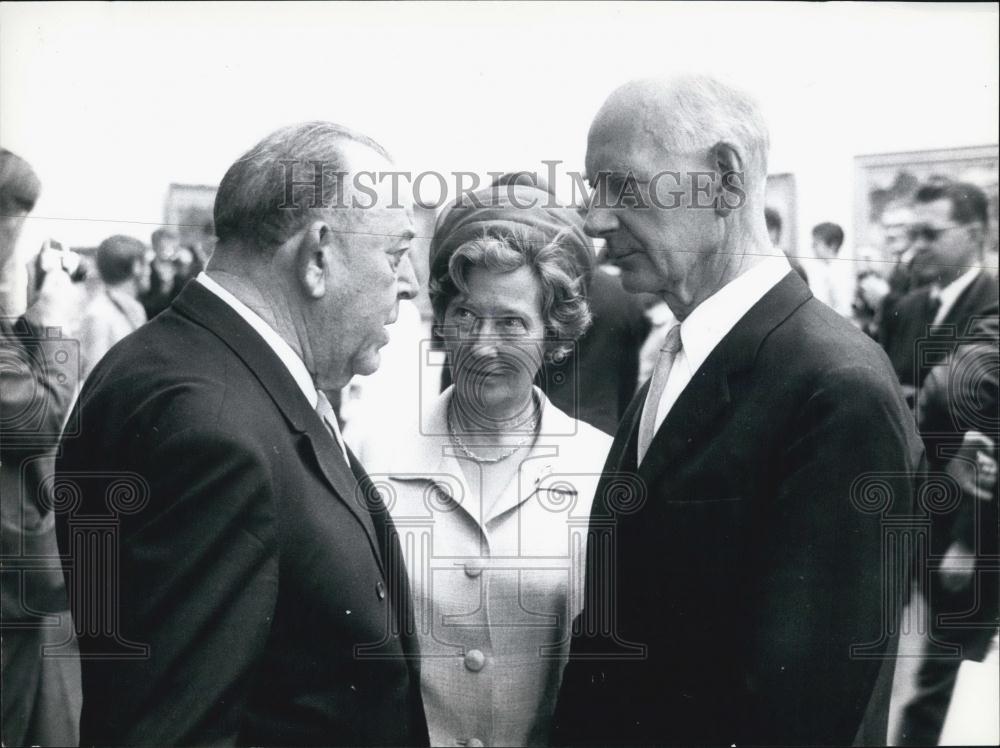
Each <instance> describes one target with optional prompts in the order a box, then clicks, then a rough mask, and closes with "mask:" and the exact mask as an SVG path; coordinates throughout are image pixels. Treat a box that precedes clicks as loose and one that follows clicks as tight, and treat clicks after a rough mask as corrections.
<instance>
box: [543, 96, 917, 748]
mask: <svg viewBox="0 0 1000 748" xmlns="http://www.w3.org/2000/svg"><path fill="white" fill-rule="evenodd" d="M767 151H768V136H767V131H766V126H765V125H764V123H763V121H762V118H761V115H760V113H759V110H758V108H757V106H756V105H755V104H754V102H753V101H752V100H751V99H749V98H748V97H747V96H746V95H745V94H743V93H741V92H739V91H737V90H734V89H732V88H730V87H728V86H726V85H724V84H722V83H720V82H718V81H715V80H713V79H709V78H704V77H686V78H682V79H677V80H672V81H638V82H633V83H629V84H626V85H625V86H623V87H621V88H620V89H618V90H617V91H615V92H614V93H613V94H612V95H611V97H610V98H609V99H608V100H607V102H606V103H605V104H604V106H603V107H602V109H601V110H600V112H599V114H598V115H597V118H596V120H595V121H594V123H593V125H592V126H591V129H590V134H589V139H588V144H587V172H588V177H589V179H590V180H591V183H592V184H593V185H594V186H595V188H596V189H595V194H594V195H593V202H592V204H591V207H590V211H589V213H588V216H587V229H588V231H589V232H590V233H592V234H593V235H595V236H601V237H604V238H605V239H606V240H607V242H608V247H609V254H610V256H611V258H613V260H614V261H616V262H617V263H618V264H619V265H620V266H621V268H622V281H623V284H624V286H625V288H626V289H627V290H630V291H646V292H652V293H656V294H659V295H660V296H661V297H662V298H663V299H664V300H665V301H666V302H667V304H668V305H669V306H670V308H671V310H672V311H673V313H674V315H675V317H676V318H677V319H678V320H679V324H678V325H677V326H676V327H675V328H673V329H672V330H671V331H670V332H669V333H668V335H667V338H666V343H665V345H664V349H663V351H662V352H661V354H660V359H659V360H658V362H657V364H656V368H655V369H654V372H653V376H652V378H651V381H650V383H649V384H648V385H647V386H645V387H643V388H642V389H641V390H640V391H639V392H638V393H637V395H636V397H635V399H634V400H633V402H632V405H631V406H630V408H629V410H628V412H627V413H626V414H625V417H624V419H623V421H622V424H621V426H620V428H619V430H618V434H617V436H616V437H615V443H614V446H613V447H612V449H611V453H610V455H609V458H608V462H607V464H606V465H605V476H604V479H603V480H602V483H601V485H600V486H599V487H598V489H597V496H596V498H595V501H594V508H593V513H592V515H591V529H590V538H589V543H588V564H587V575H588V578H587V582H586V601H585V605H584V610H583V613H582V614H581V615H580V617H579V618H578V619H577V621H576V625H575V627H574V638H573V644H572V650H571V654H570V663H569V665H568V666H567V669H566V672H565V675H564V679H563V684H562V690H561V693H560V698H559V705H558V707H557V713H556V723H557V727H556V736H555V738H556V741H557V742H559V743H566V744H581V743H604V744H607V743H616V744H622V743H624V744H672V745H679V744H681V745H696V744H725V745H730V744H734V743H735V744H800V745H808V744H818V743H840V744H847V743H851V742H852V741H854V740H855V739H858V740H860V741H864V742H878V741H879V740H882V741H884V739H885V737H884V736H885V723H886V710H887V702H888V688H887V686H888V683H889V681H890V680H891V674H892V668H891V664H892V657H893V655H894V639H893V636H892V631H893V630H894V628H895V623H896V613H895V612H894V611H897V610H898V601H886V600H885V596H884V591H883V590H884V586H885V585H886V584H891V583H893V582H896V581H898V580H895V579H885V578H884V577H885V576H886V575H887V574H888V573H889V569H887V568H886V566H885V565H884V563H883V557H882V549H883V531H884V529H885V524H886V520H887V519H889V520H891V519H892V517H891V516H890V515H892V514H898V515H901V516H905V514H906V513H907V512H909V509H910V505H911V500H912V485H913V481H912V475H911V474H912V472H913V470H914V469H915V466H916V465H917V464H918V462H919V460H920V456H921V445H920V442H919V439H918V437H917V435H916V433H915V430H914V427H913V425H912V417H911V416H910V414H909V412H908V411H907V409H906V405H905V403H904V401H903V397H902V394H901V392H900V389H899V386H898V384H897V383H896V381H895V378H894V376H893V374H892V369H891V367H890V366H889V362H888V360H887V358H886V356H885V354H884V352H883V351H881V350H880V349H879V348H878V346H877V345H875V344H874V343H873V342H871V341H870V340H869V339H868V338H866V337H865V336H864V335H863V334H861V333H860V332H859V331H857V330H856V329H855V328H854V327H853V326H852V325H851V324H850V323H849V322H847V321H845V320H844V319H842V318H841V317H840V316H839V315H837V314H836V313H835V312H833V311H832V310H831V309H829V308H828V307H827V306H825V305H824V304H822V303H820V302H819V301H817V300H816V299H814V298H813V296H812V294H811V293H810V292H809V289H808V287H807V286H806V285H805V284H804V283H803V282H802V280H801V278H799V276H798V275H797V274H796V273H794V272H793V271H792V270H791V268H790V266H789V264H788V261H787V260H786V259H785V258H784V257H783V256H781V255H780V253H778V252H776V251H775V250H774V249H773V248H772V246H771V243H770V242H769V241H768V236H767V230H766V227H765V222H764V189H765V177H766V174H767ZM887 602H889V603H891V604H889V605H887ZM893 604H894V605H895V607H893ZM880 674H881V677H880Z"/></svg>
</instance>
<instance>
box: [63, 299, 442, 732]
mask: <svg viewBox="0 0 1000 748" xmlns="http://www.w3.org/2000/svg"><path fill="white" fill-rule="evenodd" d="M77 407H78V409H79V411H80V413H79V415H80V418H81V419H82V421H81V422H82V431H83V433H82V436H81V437H80V438H76V439H66V440H65V441H64V443H63V447H62V448H63V454H62V457H61V459H60V460H59V462H58V468H57V469H58V471H59V476H60V480H61V481H62V482H63V488H64V490H65V491H66V495H67V496H68V497H72V495H73V493H74V492H75V495H76V500H74V499H73V498H68V499H67V500H66V501H64V502H62V507H61V508H62V511H61V512H60V514H59V520H58V530H59V540H60V547H61V549H62V551H63V553H64V555H65V561H64V568H65V573H66V576H67V581H68V584H69V585H70V588H72V589H73V590H74V594H73V595H72V596H71V598H72V599H71V602H72V609H73V612H74V617H75V619H76V623H77V627H78V629H79V630H80V631H81V635H80V649H81V652H82V657H83V694H84V705H83V715H82V718H81V742H82V743H84V744H91V743H97V744H136V743H142V744H164V745H165V744H187V745H190V744H217V743H222V744H225V743H230V744H231V743H241V744H253V745H268V744H283V745H297V744H351V745H374V744H391V745H401V744H426V743H427V729H426V724H425V721H424V717H423V710H422V706H421V702H420V696H419V673H418V671H417V661H416V659H415V658H414V657H412V655H415V654H416V649H415V643H414V637H413V632H412V625H409V624H408V621H410V620H411V617H410V616H411V613H410V611H409V607H408V604H407V605H399V604H396V601H406V600H408V594H409V593H408V589H407V588H406V574H405V570H402V572H401V569H402V567H401V565H400V562H399V554H398V546H397V544H396V543H395V540H392V542H387V538H386V535H387V534H389V533H391V530H392V528H391V521H388V520H387V519H386V515H385V514H384V513H378V512H369V510H368V505H369V504H371V505H372V506H373V508H379V507H381V503H380V501H379V500H378V499H373V498H372V497H371V496H370V495H369V494H367V493H365V492H363V491H359V484H360V485H362V486H363V484H364V481H365V480H366V479H365V476H364V475H363V471H362V470H361V468H360V466H358V465H357V464H354V465H353V466H352V467H348V465H347V463H346V462H345V461H344V459H343V455H342V454H341V453H340V451H339V449H338V447H337V445H336V443H335V441H334V440H333V438H332V436H331V435H330V433H329V432H328V431H327V430H326V427H325V426H324V424H323V423H322V421H321V419H320V418H319V416H317V414H316V413H315V411H314V410H313V409H312V407H311V405H310V404H309V403H308V402H307V400H306V398H305V397H304V396H303V395H302V393H301V391H300V390H299V388H298V387H297V385H296V383H295V381H294V380H293V378H292V377H291V375H290V374H289V373H288V371H287V369H285V367H284V366H283V364H282V363H281V361H280V360H279V359H278V357H277V356H275V355H274V353H273V352H272V351H271V349H270V348H269V347H268V346H267V345H266V343H265V342H264V341H263V340H262V339H261V338H260V336H259V335H258V334H257V333H256V332H255V331H254V330H253V329H252V328H251V327H250V326H249V325H247V324H246V323H245V322H244V321H243V320H242V319H241V318H240V317H239V316H238V315H237V314H236V313H235V312H234V311H233V310H232V309H231V308H230V307H228V306H227V305H226V304H225V303H223V302H222V301H221V300H219V299H218V298H217V297H215V296H214V295H213V294H211V292H209V291H208V290H207V289H205V288H204V287H203V286H201V285H200V284H198V283H190V284H188V286H187V287H186V288H185V289H184V291H183V292H182V293H181V295H180V296H179V297H178V299H177V300H176V301H175V303H174V305H173V306H172V307H171V308H170V309H169V310H167V311H166V312H164V313H163V314H162V315H160V316H159V317H157V318H156V319H155V320H153V321H152V322H151V323H149V324H148V325H146V326H144V327H143V328H141V329H140V330H138V331H137V332H135V333H133V334H132V335H130V336H128V337H127V338H125V339H124V340H123V341H121V342H120V343H119V344H118V345H116V346H115V347H114V348H112V350H111V351H110V352H109V353H108V355H107V356H106V357H105V358H104V359H103V360H102V361H101V363H100V364H99V365H98V367H97V368H96V369H95V370H94V373H93V375H92V376H91V377H90V378H89V380H88V381H87V384H86V386H85V388H84V390H83V393H82V395H81V397H80V402H79V404H78V406H77ZM352 468H353V472H352ZM95 528H96V529H95ZM101 532H103V533H104V534H103V535H101V534H100V533H101ZM386 548H388V550H389V551H390V553H388V554H386V553H385V549H386ZM400 574H402V575H401V576H400ZM109 613H110V615H111V616H112V617H111V618H109V617H108V616H109ZM406 655H410V656H411V657H410V658H409V659H407V658H406Z"/></svg>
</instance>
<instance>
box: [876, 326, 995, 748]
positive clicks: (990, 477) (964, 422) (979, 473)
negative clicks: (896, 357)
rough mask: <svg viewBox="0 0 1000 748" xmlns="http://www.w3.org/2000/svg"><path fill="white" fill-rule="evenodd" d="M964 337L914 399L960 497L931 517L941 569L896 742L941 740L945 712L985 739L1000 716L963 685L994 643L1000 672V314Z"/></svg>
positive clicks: (935, 467)
mask: <svg viewBox="0 0 1000 748" xmlns="http://www.w3.org/2000/svg"><path fill="white" fill-rule="evenodd" d="M962 337H963V340H964V342H963V343H962V344H961V345H959V346H958V347H956V348H955V350H954V351H953V352H952V353H951V354H950V355H949V356H948V357H947V359H946V360H945V361H944V362H942V363H940V364H938V365H936V366H934V367H933V368H932V369H931V370H930V372H929V373H928V374H927V377H926V378H925V380H924V382H923V385H922V386H921V388H920V392H919V396H918V399H917V408H916V415H917V423H918V424H919V427H920V433H921V436H922V437H923V439H924V443H925V445H926V447H927V455H928V463H929V466H930V468H931V470H932V474H933V473H945V474H947V475H948V476H949V477H950V478H951V479H952V480H953V481H954V485H955V486H957V487H958V495H957V496H954V497H950V498H954V499H955V504H954V507H953V508H952V509H951V510H950V511H948V512H940V513H938V514H936V515H934V516H933V517H932V529H931V538H930V549H929V550H930V554H931V556H932V557H933V558H935V559H940V567H939V571H937V573H930V574H921V575H920V577H919V579H920V581H921V582H922V585H921V588H920V590H919V591H920V593H921V594H922V595H923V598H924V604H925V605H926V606H927V609H928V614H927V617H926V620H927V621H928V622H929V633H930V638H929V639H927V640H926V641H925V642H924V643H923V644H924V647H925V651H924V657H923V659H922V661H921V663H920V666H919V669H918V670H917V673H916V677H915V681H914V684H913V686H914V692H913V693H912V696H911V698H910V699H909V701H908V702H907V704H906V705H905V707H904V709H903V712H902V719H901V722H900V725H899V728H898V735H897V736H896V738H897V742H896V744H897V745H936V744H938V742H939V741H940V740H943V739H944V737H945V735H944V732H945V730H946V729H948V726H947V722H946V715H947V720H948V721H952V724H951V725H950V730H951V735H950V736H949V739H948V744H956V743H960V742H963V740H962V738H963V737H964V738H965V739H966V740H968V742H969V743H970V744H975V743H981V742H983V741H981V740H979V739H978V738H977V736H978V735H980V734H986V735H989V734H991V733H992V734H996V730H997V720H998V719H1000V709H998V708H997V706H996V705H995V704H993V705H991V704H989V703H988V702H986V703H984V702H983V698H982V697H983V695H984V694H982V693H976V692H968V691H967V692H961V691H960V690H959V689H958V688H956V687H957V686H958V685H959V678H960V673H961V671H962V668H966V667H968V664H971V663H984V661H985V660H987V658H988V657H989V655H990V653H991V647H992V652H993V662H992V663H991V664H985V665H984V666H983V667H985V668H987V669H989V672H988V673H986V677H988V678H990V679H991V680H992V682H993V683H996V682H997V679H998V677H1000V672H998V670H997V662H996V649H995V648H996V636H997V632H998V627H1000V569H998V568H997V566H996V562H995V559H996V558H997V553H998V550H1000V548H998V546H1000V537H998V533H1000V529H998V528H1000V493H998V484H997V461H998V459H1000V454H998V450H997V445H998V444H1000V410H998V409H1000V335H998V318H997V317H996V316H992V317H989V316H988V317H983V318H980V319H978V320H977V321H976V322H975V323H974V325H973V328H972V330H971V331H970V332H968V333H967V334H965V335H963V336H962ZM923 585H926V586H923ZM942 616H944V618H942ZM955 647H957V649H952V650H951V651H949V648H955ZM991 707H992V708H991ZM952 714H964V715H966V719H965V722H966V725H965V726H964V727H963V726H961V725H958V724H956V723H954V720H953V719H952ZM969 730H973V732H969ZM994 742H995V738H994Z"/></svg>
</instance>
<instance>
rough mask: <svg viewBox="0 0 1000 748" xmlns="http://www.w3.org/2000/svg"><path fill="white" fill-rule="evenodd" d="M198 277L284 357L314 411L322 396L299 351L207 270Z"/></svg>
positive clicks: (334, 425) (335, 429)
mask: <svg viewBox="0 0 1000 748" xmlns="http://www.w3.org/2000/svg"><path fill="white" fill-rule="evenodd" d="M195 280H197V281H198V282H199V283H200V284H201V285H203V286H204V287H205V288H207V289H208V290H209V291H211V292H212V293H214V294H215V295H216V296H218V297H219V298H220V299H222V301H224V302H225V303H226V304H227V305H228V306H230V307H231V308H232V310H233V311H234V312H236V313H237V314H238V315H240V317H242V318H243V320H244V321H245V322H246V323H247V324H248V325H250V327H252V328H253V329H254V330H255V331H256V332H257V334H258V335H260V336H261V337H262V338H263V339H264V342H265V343H267V345H268V347H269V348H270V349H271V350H272V351H274V355H275V356H277V357H278V358H279V359H280V360H281V363H283V364H284V365H285V368H286V369H288V373H289V374H291V375H292V379H294V380H295V383H296V384H297V385H298V386H299V389H300V390H302V394H303V395H304V396H305V398H306V400H307V401H308V402H309V406H310V407H311V408H312V409H313V410H315V409H316V404H317V402H318V400H319V395H318V394H317V392H316V385H315V384H313V379H312V376H311V375H310V374H309V370H308V369H307V368H306V365H305V363H303V361H302V358H301V357H300V356H299V354H297V353H296V352H295V351H294V350H292V347H291V346H290V345H288V343H287V342H285V339H284V338H282V337H281V336H280V335H279V334H278V333H277V332H276V331H275V330H274V328H273V327H271V326H270V325H269V324H267V322H265V321H264V320H263V319H262V318H261V316H260V315H259V314H257V313H256V312H255V311H254V310H253V309H251V308H250V307H248V306H247V305H246V304H244V303H243V302H242V301H240V300H239V299H237V298H236V297H235V296H233V295H232V294H231V293H229V291H227V290H226V289H225V288H223V287H222V286H220V285H219V284H218V283H217V282H216V281H214V280H212V278H211V277H210V276H209V275H208V274H207V273H205V272H201V273H198V276H197V277H196V278H195ZM330 425H331V427H332V428H333V433H334V436H335V437H336V438H337V444H338V445H339V446H340V451H341V452H343V453H344V459H345V460H347V461H348V463H350V460H348V458H347V449H346V447H344V439H343V437H342V436H341V434H340V426H339V425H338V424H337V421H336V419H334V421H333V423H331V424H330Z"/></svg>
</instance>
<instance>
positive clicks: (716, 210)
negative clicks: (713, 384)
mask: <svg viewBox="0 0 1000 748" xmlns="http://www.w3.org/2000/svg"><path fill="white" fill-rule="evenodd" d="M767 152H768V134H767V127H766V125H765V123H764V120H763V117H762V116H761V114H760V111H759V109H758V107H757V105H756V103H755V102H754V101H753V99H751V98H750V97H749V96H748V95H746V94H745V93H743V92H741V91H739V90H737V89H735V88H733V87H731V86H728V85H726V84H724V83H722V82H720V81H717V80H715V79H712V78H708V77H705V76H690V75H689V76H683V77H678V78H672V79H667V80H652V79H646V80H637V81H633V82H630V83H626V84H625V85H623V86H621V87H620V88H618V89H616V90H615V91H614V92H613V93H612V94H611V96H609V97H608V99H607V101H606V102H605V103H604V105H603V106H602V107H601V109H600V111H599V112H598V114H597V117H596V118H595V119H594V122H593V124H592V125H591V128H590V133H589V136H588V140H587V175H588V178H589V179H590V181H591V183H592V184H595V185H596V187H597V190H596V197H595V200H593V201H592V203H591V206H590V209H589V211H588V215H587V224H586V226H587V231H588V233H589V234H591V236H595V237H600V238H603V239H605V240H606V241H607V243H608V248H609V252H608V256H609V258H610V259H611V260H612V261H613V262H616V264H618V265H619V266H620V267H621V269H622V283H623V285H624V286H625V287H626V288H628V289H629V290H631V291H643V292H650V293H656V294H659V295H660V296H661V297H663V298H664V299H665V300H666V301H667V303H668V304H669V305H670V307H671V309H672V310H673V312H674V314H675V315H676V316H677V317H678V319H684V318H685V317H686V316H687V315H688V314H689V313H690V312H691V311H692V310H693V309H694V308H695V307H696V306H697V305H698V304H700V303H701V301H703V300H704V299H706V298H708V296H710V295H712V294H713V293H714V292H715V291H717V290H718V289H719V288H721V287H722V286H723V285H725V284H726V283H728V282H729V281H731V280H733V279H734V278H736V277H737V276H738V275H740V274H741V273H743V272H744V271H745V270H746V269H748V268H749V267H751V266H752V265H753V264H756V262H758V261H759V259H760V257H761V256H762V255H765V254H770V253H772V249H771V245H770V243H769V242H768V240H767V233H766V229H765V226H764V221H763V208H764V192H765V189H766V185H767V180H766V177H767Z"/></svg>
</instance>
